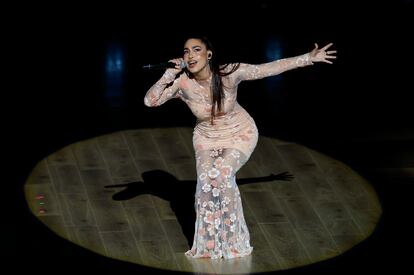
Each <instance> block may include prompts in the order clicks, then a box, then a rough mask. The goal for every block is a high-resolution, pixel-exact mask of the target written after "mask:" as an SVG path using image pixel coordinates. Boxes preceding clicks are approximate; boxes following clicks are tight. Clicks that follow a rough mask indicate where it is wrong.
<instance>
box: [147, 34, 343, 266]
mask: <svg viewBox="0 0 414 275" xmlns="http://www.w3.org/2000/svg"><path fill="white" fill-rule="evenodd" d="M331 46H332V43H331V44H328V45H326V46H324V47H322V48H318V45H317V44H315V48H314V49H313V50H311V51H310V52H308V53H305V54H302V55H299V56H295V57H289V58H283V59H279V60H275V61H272V62H269V63H264V64H259V65H251V64H244V63H230V64H224V65H219V64H218V63H217V61H216V60H215V51H214V48H213V47H212V45H211V42H210V41H209V40H208V39H207V38H205V37H191V38H189V39H188V40H187V41H186V42H185V44H184V53H183V57H182V58H176V59H172V60H170V62H173V63H175V64H176V66H175V68H168V69H166V71H165V73H164V74H163V76H162V77H161V78H160V79H159V80H158V81H157V82H156V83H155V84H154V85H153V86H152V87H151V88H150V89H149V90H148V91H147V93H146V95H145V98H144V104H145V105H146V106H149V107H156V106H159V105H161V104H163V103H165V102H166V101H167V100H169V99H172V98H178V99H181V100H183V101H184V102H185V103H186V104H187V105H188V107H189V108H190V109H191V111H192V112H193V114H194V115H195V116H196V117H197V123H196V125H195V128H194V131H193V147H194V151H195V159H196V169H197V187H196V193H195V208H196V209H195V210H196V214H197V217H196V224H195V234H194V240H193V245H192V248H191V249H190V250H188V251H187V252H185V255H187V256H189V257H193V258H212V259H217V258H224V259H230V258H235V257H243V256H247V255H249V254H251V253H252V250H253V247H252V246H251V245H250V235H249V230H248V228H247V225H246V222H245V219H244V215H243V207H242V201H241V198H240V192H239V188H238V186H237V184H236V173H237V171H238V170H239V169H240V168H241V167H242V166H243V165H244V164H245V163H246V162H247V160H248V159H249V158H250V155H251V154H252V152H253V150H254V148H255V147H256V144H257V140H258V136H259V134H258V130H257V127H256V124H255V122H254V120H253V118H252V117H251V116H250V115H249V114H248V113H247V111H246V110H245V109H244V108H243V107H242V106H240V105H239V103H238V102H237V87H238V85H239V84H240V82H242V81H244V80H255V79H261V78H264V77H269V76H274V75H277V74H280V73H282V72H285V71H287V70H292V69H295V68H299V67H304V66H308V65H312V64H313V63H315V62H325V63H329V64H332V62H331V61H330V59H335V58H336V56H335V53H336V51H334V50H329V51H328V49H329V48H330V47H331ZM183 61H184V63H183ZM180 64H185V65H186V67H185V68H182V67H180Z"/></svg>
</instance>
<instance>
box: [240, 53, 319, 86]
mask: <svg viewBox="0 0 414 275" xmlns="http://www.w3.org/2000/svg"><path fill="white" fill-rule="evenodd" d="M312 64H313V63H312V61H311V60H310V55H309V53H306V54H303V55H299V56H295V57H288V58H283V59H278V60H275V61H272V62H269V63H263V64H259V65H251V64H245V63H242V64H240V67H239V69H238V70H237V71H236V72H235V73H236V82H237V83H239V82H240V81H243V80H254V79H261V78H265V77H268V76H273V75H277V74H280V73H283V72H285V71H288V70H292V69H295V68H299V67H304V66H308V65H312Z"/></svg>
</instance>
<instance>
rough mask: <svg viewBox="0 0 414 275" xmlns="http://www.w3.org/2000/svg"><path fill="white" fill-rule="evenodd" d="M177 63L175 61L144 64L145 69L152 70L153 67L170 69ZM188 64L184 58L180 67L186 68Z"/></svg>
mask: <svg viewBox="0 0 414 275" xmlns="http://www.w3.org/2000/svg"><path fill="white" fill-rule="evenodd" d="M175 66H176V64H175V63H173V62H164V63H158V64H148V65H144V66H142V68H143V69H147V70H152V69H168V68H175ZM186 66H187V64H186V63H185V61H184V60H182V61H181V63H180V69H184V68H185V67H186Z"/></svg>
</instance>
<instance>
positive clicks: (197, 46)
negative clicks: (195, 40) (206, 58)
mask: <svg viewBox="0 0 414 275" xmlns="http://www.w3.org/2000/svg"><path fill="white" fill-rule="evenodd" d="M191 48H193V49H194V48H201V46H199V45H196V46H192V47H191ZM184 50H188V48H187V47H186V48H184Z"/></svg>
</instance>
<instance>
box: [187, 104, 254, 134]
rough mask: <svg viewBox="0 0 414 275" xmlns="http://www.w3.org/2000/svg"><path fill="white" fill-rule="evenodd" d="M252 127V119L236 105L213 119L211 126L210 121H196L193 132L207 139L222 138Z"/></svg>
mask: <svg viewBox="0 0 414 275" xmlns="http://www.w3.org/2000/svg"><path fill="white" fill-rule="evenodd" d="M252 125H254V126H255V123H254V120H253V118H252V117H251V116H250V115H249V113H247V111H246V110H245V109H243V108H242V107H241V106H240V105H238V107H237V108H236V107H235V108H234V109H233V111H231V112H229V113H227V114H225V115H222V116H218V117H215V118H214V120H213V124H211V120H210V119H208V120H203V121H200V120H197V124H196V126H195V128H194V130H195V131H198V132H199V133H200V134H202V135H204V136H207V137H223V136H228V135H233V134H235V133H237V132H239V131H241V130H243V129H245V128H246V127H249V126H252Z"/></svg>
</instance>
